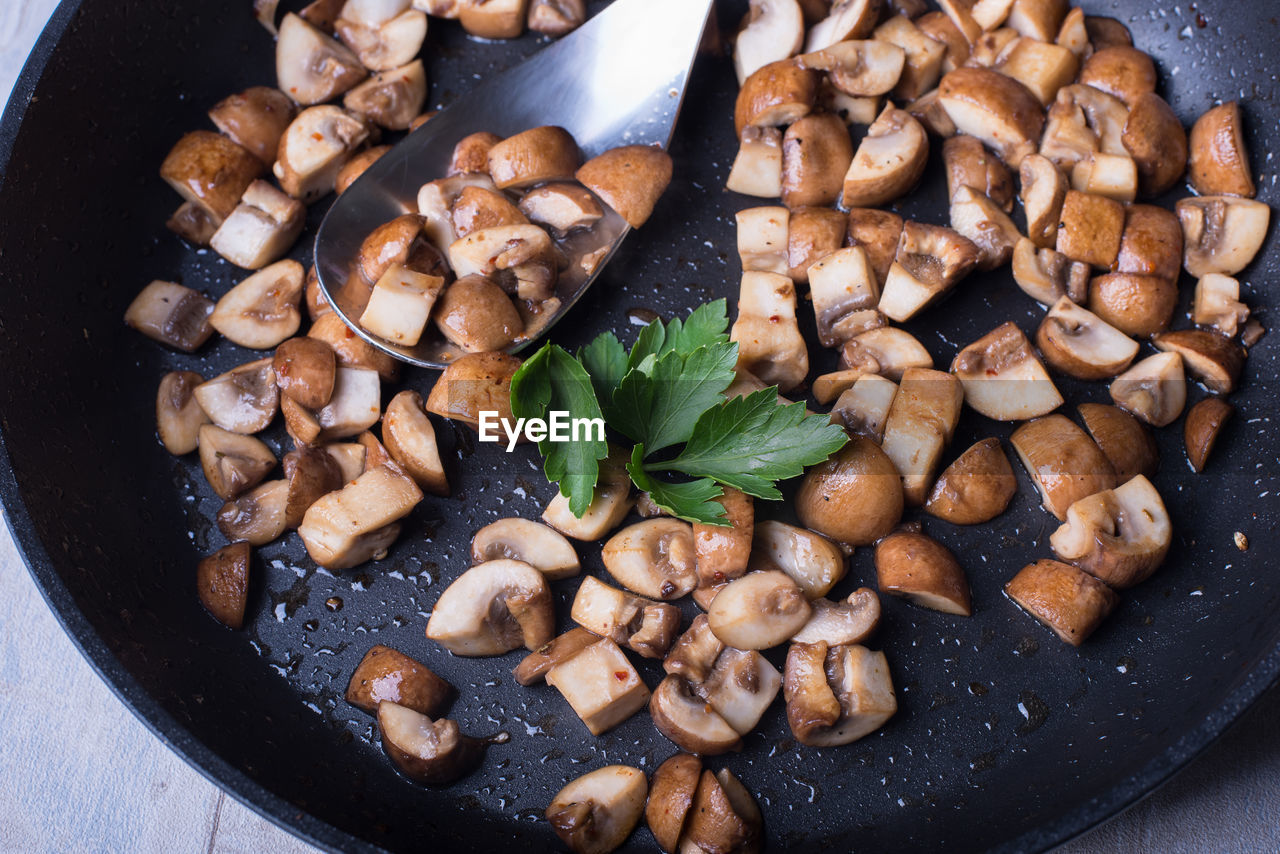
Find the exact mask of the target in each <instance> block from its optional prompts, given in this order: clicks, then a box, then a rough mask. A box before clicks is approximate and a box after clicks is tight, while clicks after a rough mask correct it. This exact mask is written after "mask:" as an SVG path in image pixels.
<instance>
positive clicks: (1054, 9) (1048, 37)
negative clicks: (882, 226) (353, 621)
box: [1005, 0, 1067, 42]
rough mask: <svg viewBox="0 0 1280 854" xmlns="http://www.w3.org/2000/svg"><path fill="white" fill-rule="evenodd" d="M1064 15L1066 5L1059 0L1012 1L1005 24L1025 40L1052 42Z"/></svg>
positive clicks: (1060, 26)
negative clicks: (1024, 37) (1025, 38)
mask: <svg viewBox="0 0 1280 854" xmlns="http://www.w3.org/2000/svg"><path fill="white" fill-rule="evenodd" d="M1066 14H1067V4H1066V3H1063V2H1061V0H1014V3H1013V5H1012V6H1011V7H1010V8H1009V17H1008V18H1007V19H1006V20H1005V24H1006V25H1007V26H1009V27H1011V28H1013V29H1015V30H1017V31H1018V32H1019V33H1021V34H1022V35H1023V36H1026V37H1027V38H1031V39H1036V40H1037V41H1042V42H1052V41H1053V40H1054V39H1055V38H1057V35H1058V31H1059V30H1060V29H1061V28H1062V21H1063V18H1065V17H1066Z"/></svg>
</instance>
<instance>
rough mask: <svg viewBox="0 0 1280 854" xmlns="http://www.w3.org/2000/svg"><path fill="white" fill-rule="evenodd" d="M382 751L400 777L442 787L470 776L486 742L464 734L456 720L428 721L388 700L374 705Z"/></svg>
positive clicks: (481, 757)
mask: <svg viewBox="0 0 1280 854" xmlns="http://www.w3.org/2000/svg"><path fill="white" fill-rule="evenodd" d="M378 731H379V732H380V733H381V734H382V749H383V750H385V751H386V754H387V757H388V758H390V759H391V762H392V764H393V765H395V766H396V768H398V769H399V770H400V772H401V773H402V774H404V775H405V776H406V777H408V778H409V779H410V780H413V781H414V782H417V783H425V784H427V785H428V786H443V785H445V784H448V783H452V782H453V781H454V780H457V779H458V778H460V777H464V776H466V775H467V774H470V773H471V772H472V771H473V770H474V769H475V768H476V766H478V765H479V764H480V761H481V760H482V759H483V758H484V751H485V748H486V747H487V746H488V742H486V741H481V740H480V739H476V738H471V737H470V736H467V735H464V734H463V733H462V731H461V730H460V729H459V728H458V724H457V722H456V721H452V720H439V721H432V720H431V718H429V717H427V716H426V715H421V714H418V713H417V712H415V711H414V710H413V709H409V708H406V707H404V706H401V705H400V704H399V703H394V702H392V701H390V700H384V701H382V702H381V703H379V704H378Z"/></svg>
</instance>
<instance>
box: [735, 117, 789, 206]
mask: <svg viewBox="0 0 1280 854" xmlns="http://www.w3.org/2000/svg"><path fill="white" fill-rule="evenodd" d="M725 188H726V189H728V190H730V191H732V192H734V193H741V194H742V195H744V196H756V197H758V198H762V199H777V198H780V197H781V196H782V131H781V130H779V129H778V128H774V127H757V126H755V125H747V126H746V127H745V128H743V129H742V133H741V135H740V136H739V139H738V154H737V156H736V157H734V160H733V167H732V168H731V169H730V170H729V177H728V179H727V180H726V181H725Z"/></svg>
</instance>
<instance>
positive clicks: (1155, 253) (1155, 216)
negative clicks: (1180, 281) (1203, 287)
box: [1115, 205, 1182, 281]
mask: <svg viewBox="0 0 1280 854" xmlns="http://www.w3.org/2000/svg"><path fill="white" fill-rule="evenodd" d="M1181 268H1182V228H1181V226H1180V225H1179V223H1178V217H1177V216H1176V215H1175V214H1174V213H1173V212H1172V211H1168V210H1165V209H1164V208H1161V207H1156V206H1155V205H1129V206H1128V208H1127V209H1126V211H1125V221H1124V232H1123V233H1122V234H1121V237H1120V252H1119V254H1118V255H1117V257H1116V262H1115V271H1116V272H1118V273H1143V274H1150V275H1155V276H1160V277H1161V278H1164V279H1170V280H1175V281H1176V280H1177V278H1178V273H1179V271H1180V270H1181Z"/></svg>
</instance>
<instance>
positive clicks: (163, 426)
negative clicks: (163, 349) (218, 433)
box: [156, 371, 209, 456]
mask: <svg viewBox="0 0 1280 854" xmlns="http://www.w3.org/2000/svg"><path fill="white" fill-rule="evenodd" d="M203 382H204V377H202V376H200V375H199V374H197V373H196V372H194V371H170V372H169V373H167V374H165V375H164V376H163V377H161V378H160V386H159V388H158V389H156V434H157V435H158V436H159V437H160V443H161V444H162V445H164V449H165V450H166V451H168V452H169V453H171V454H173V455H174V456H181V455H183V454H189V453H191V452H192V451H194V450H195V449H196V446H197V445H198V444H199V435H200V428H201V427H202V426H203V425H205V424H208V423H209V416H208V415H206V414H205V412H204V410H203V409H201V408H200V404H199V403H197V402H196V398H195V389H196V386H198V385H200V384H201V383H203Z"/></svg>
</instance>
